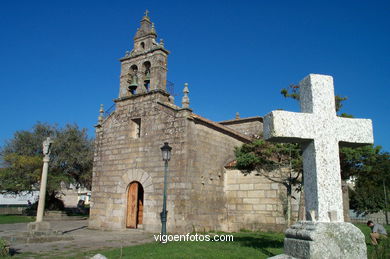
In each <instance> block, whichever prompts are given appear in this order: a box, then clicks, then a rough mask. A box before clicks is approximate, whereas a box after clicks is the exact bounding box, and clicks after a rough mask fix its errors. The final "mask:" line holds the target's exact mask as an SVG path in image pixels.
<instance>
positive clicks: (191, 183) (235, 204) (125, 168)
mask: <svg viewBox="0 0 390 259" xmlns="http://www.w3.org/2000/svg"><path fill="white" fill-rule="evenodd" d="M156 39H157V34H156V31H155V28H154V25H153V23H152V22H151V20H150V18H149V16H148V15H147V13H146V15H145V16H144V17H143V18H142V20H141V26H140V28H139V29H138V30H137V32H136V35H135V37H134V47H133V50H132V51H131V52H127V53H126V55H125V57H123V58H121V59H120V62H121V74H120V87H119V97H118V98H117V99H115V100H114V102H115V110H114V111H113V112H112V113H111V114H109V115H108V116H106V117H104V116H103V114H104V111H103V109H101V111H100V112H101V113H100V116H99V121H98V124H97V125H96V140H95V156H94V167H93V182H92V195H91V210H90V219H89V227H90V228H95V229H126V228H140V229H144V230H146V231H150V232H159V231H160V229H161V219H160V213H161V210H162V203H163V187H164V186H163V181H164V162H163V161H162V155H161V150H160V148H161V146H162V145H163V144H164V143H165V142H168V143H169V145H170V146H171V147H172V156H171V160H170V161H169V173H168V195H167V197H168V199H167V210H168V221H167V229H168V232H172V233H187V232H191V231H208V230H222V231H239V230H241V229H250V230H258V229H262V230H280V229H283V228H285V223H286V220H285V215H284V214H285V213H284V210H285V201H284V198H283V197H285V190H284V187H283V186H280V185H279V184H277V183H275V182H272V181H270V180H268V179H266V178H265V177H263V176H261V174H258V173H256V172H253V173H251V174H248V175H244V174H243V173H241V172H240V171H238V170H235V169H234V159H235V156H234V149H235V147H239V146H241V145H242V144H244V143H249V142H250V141H252V140H253V137H254V136H259V135H261V133H262V126H263V124H262V118H261V117H250V118H239V117H236V119H233V120H227V121H223V122H214V121H210V120H208V119H206V118H203V117H202V116H199V115H197V114H195V113H194V112H193V111H192V109H191V108H190V105H189V98H188V92H189V91H188V86H187V85H185V87H184V91H183V92H184V96H183V99H182V105H181V106H177V105H175V104H174V100H173V97H172V96H171V95H170V94H169V92H168V91H167V58H168V55H169V51H168V50H167V49H166V48H165V46H164V43H163V42H162V41H160V42H157V41H156ZM298 200H299V199H297V200H296V201H295V204H294V205H293V214H294V215H295V216H296V214H297V210H298V206H297V203H298Z"/></svg>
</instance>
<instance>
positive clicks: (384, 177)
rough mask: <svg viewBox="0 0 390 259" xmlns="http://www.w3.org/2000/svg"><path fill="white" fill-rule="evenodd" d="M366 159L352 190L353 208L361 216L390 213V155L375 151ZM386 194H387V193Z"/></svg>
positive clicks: (378, 150)
mask: <svg viewBox="0 0 390 259" xmlns="http://www.w3.org/2000/svg"><path fill="white" fill-rule="evenodd" d="M375 151H376V152H375V153H373V154H370V156H367V157H366V158H364V161H363V162H362V163H361V165H360V166H361V168H360V170H359V171H358V172H357V174H356V179H355V186H354V188H353V189H351V190H350V193H351V208H353V209H354V210H355V211H357V212H358V213H360V214H367V213H374V212H378V211H381V210H382V211H389V207H388V204H386V203H388V198H389V192H388V189H389V187H390V154H389V153H388V152H380V148H379V149H378V148H377V149H375ZM385 192H386V193H385Z"/></svg>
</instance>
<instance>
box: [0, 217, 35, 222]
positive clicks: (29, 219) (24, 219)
mask: <svg viewBox="0 0 390 259" xmlns="http://www.w3.org/2000/svg"><path fill="white" fill-rule="evenodd" d="M34 220H35V217H30V216H22V215H0V224H12V223H21V222H32V221H34Z"/></svg>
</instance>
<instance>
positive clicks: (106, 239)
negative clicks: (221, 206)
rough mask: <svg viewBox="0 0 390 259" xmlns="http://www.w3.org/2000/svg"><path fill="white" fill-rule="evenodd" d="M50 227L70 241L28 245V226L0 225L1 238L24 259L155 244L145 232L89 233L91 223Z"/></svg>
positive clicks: (68, 222) (77, 222)
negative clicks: (88, 227) (7, 241)
mask: <svg viewBox="0 0 390 259" xmlns="http://www.w3.org/2000/svg"><path fill="white" fill-rule="evenodd" d="M50 224H51V228H52V229H53V230H55V231H61V232H62V233H63V237H64V238H68V239H71V240H61V241H54V242H40V243H26V240H25V239H23V238H21V237H23V236H26V234H27V232H26V231H27V223H16V224H0V238H5V239H7V240H10V242H11V249H12V250H13V251H15V252H16V254H19V256H20V257H21V258H44V257H45V256H48V255H50V256H53V257H54V256H56V255H59V256H71V255H75V254H78V253H80V252H85V251H90V250H99V249H110V248H119V247H121V246H132V245H139V244H144V243H150V242H154V239H153V234H150V233H146V232H144V231H142V230H136V229H131V230H130V229H129V230H123V231H101V230H90V229H87V226H88V220H76V221H51V222H50ZM24 255H25V256H24ZM19 256H18V257H19ZM20 257H19V258H20Z"/></svg>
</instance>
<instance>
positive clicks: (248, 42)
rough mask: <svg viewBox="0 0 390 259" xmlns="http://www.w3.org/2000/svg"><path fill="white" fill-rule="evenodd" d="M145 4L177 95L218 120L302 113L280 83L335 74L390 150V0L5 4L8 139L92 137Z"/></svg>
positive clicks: (1, 31) (2, 54) (1, 34)
mask: <svg viewBox="0 0 390 259" xmlns="http://www.w3.org/2000/svg"><path fill="white" fill-rule="evenodd" d="M145 9H149V11H150V17H151V20H152V21H153V22H154V23H155V26H156V30H157V33H158V36H159V38H163V39H164V42H165V46H166V48H167V49H168V50H170V51H171V54H170V56H169V59H168V69H169V71H168V80H169V81H172V82H173V83H175V91H176V93H177V94H178V95H177V96H176V102H177V103H180V100H181V97H182V95H181V92H182V88H183V84H184V83H185V82H188V83H189V88H190V95H189V97H190V100H191V104H190V106H191V108H192V109H193V110H194V112H195V113H197V114H200V115H202V116H204V117H206V118H208V119H212V120H215V121H220V120H226V119H233V118H234V116H235V113H236V112H239V113H240V114H241V116H242V117H247V116H258V115H259V116H263V115H265V114H266V113H268V112H270V111H272V110H275V109H284V110H291V111H299V107H298V103H296V102H295V101H293V100H288V99H285V98H283V97H282V96H281V95H280V93H279V92H280V89H282V88H283V87H286V86H288V85H289V84H292V83H298V82H299V81H300V80H301V79H303V78H304V77H305V76H306V75H308V74H309V73H319V74H328V75H332V76H333V77H334V82H335V91H336V94H339V95H341V96H347V97H348V98H349V99H348V100H347V101H346V102H345V105H344V109H343V112H346V113H350V114H353V115H355V117H359V118H371V119H372V120H373V124H374V137H375V144H376V145H382V146H383V147H384V149H385V150H386V151H390V140H389V137H388V134H389V112H390V109H389V108H390V105H389V100H388V98H389V94H390V90H389V89H390V49H389V46H390V15H389V14H390V1H245V0H241V1H210V0H209V1H153V0H150V1H97V0H95V1H39V0H36V1H17V0H15V1H10V0H9V1H4V0H3V1H1V2H0V71H1V72H0V89H1V92H0V98H1V101H0V110H1V119H2V123H1V130H0V145H2V144H3V143H4V141H5V140H6V139H9V138H11V137H12V135H13V133H14V132H15V131H17V130H23V129H30V128H31V126H32V125H33V124H34V123H35V122H37V121H42V122H48V123H58V124H59V125H61V126H62V125H64V124H66V123H77V124H78V125H79V126H81V127H85V128H88V129H89V135H91V136H93V135H94V129H93V125H94V124H95V123H96V121H97V116H98V110H99V105H100V104H101V103H103V104H104V105H105V106H106V107H109V106H111V105H112V103H113V102H112V99H114V98H116V97H117V96H118V90H119V73H120V66H119V61H118V59H119V58H120V57H122V56H124V54H125V52H126V50H129V49H131V47H132V38H133V36H134V33H135V31H136V29H137V27H138V26H139V21H140V19H141V18H142V15H143V12H144V11H145Z"/></svg>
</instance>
